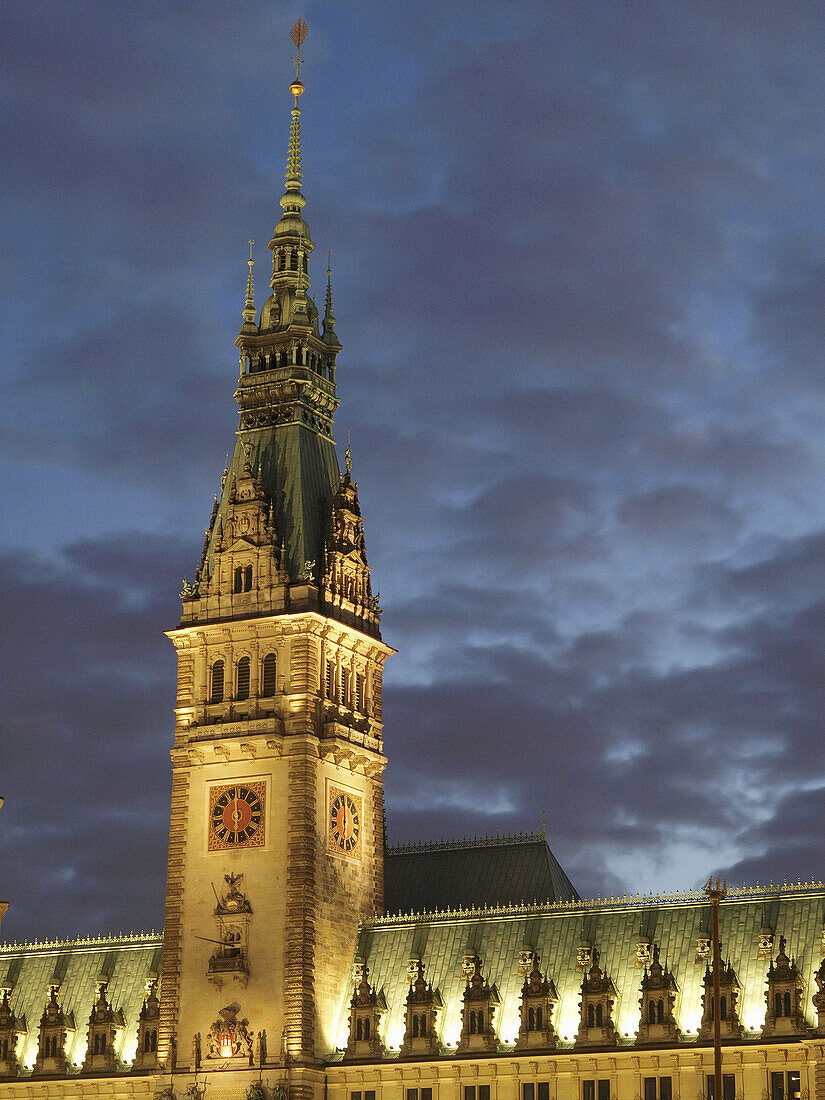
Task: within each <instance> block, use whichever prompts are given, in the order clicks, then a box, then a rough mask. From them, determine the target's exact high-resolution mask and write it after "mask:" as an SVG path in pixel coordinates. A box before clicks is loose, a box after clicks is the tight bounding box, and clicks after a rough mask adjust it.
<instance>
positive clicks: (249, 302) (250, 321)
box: [243, 238, 255, 328]
mask: <svg viewBox="0 0 825 1100" xmlns="http://www.w3.org/2000/svg"><path fill="white" fill-rule="evenodd" d="M254 243H255V242H254V240H252V239H251V238H250V241H249V259H248V260H247V261H246V262H247V264H248V265H249V274H248V275H247V278H246V302H245V303H244V307H243V324H244V328H246V327H247V326H248V325H251V326H252V327H253V328H255V285H254V283H253V281H252V266H253V264H254V263H255V261H254V260H253V259H252V246H253V245H254Z"/></svg>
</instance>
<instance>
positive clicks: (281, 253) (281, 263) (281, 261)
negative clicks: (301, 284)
mask: <svg viewBox="0 0 825 1100" xmlns="http://www.w3.org/2000/svg"><path fill="white" fill-rule="evenodd" d="M285 267H286V257H285V256H284V250H283V249H281V250H280V251H279V252H278V270H279V271H283V270H284V268H285Z"/></svg>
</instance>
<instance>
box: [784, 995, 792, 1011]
mask: <svg viewBox="0 0 825 1100" xmlns="http://www.w3.org/2000/svg"><path fill="white" fill-rule="evenodd" d="M784 1004H785V1015H786V1016H790V1014H791V995H790V993H786V994H785V1002H784Z"/></svg>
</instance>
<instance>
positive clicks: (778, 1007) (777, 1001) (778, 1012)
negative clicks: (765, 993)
mask: <svg viewBox="0 0 825 1100" xmlns="http://www.w3.org/2000/svg"><path fill="white" fill-rule="evenodd" d="M774 1004H775V1005H776V1015H777V1016H781V1015H782V994H781V993H777V994H776V997H775V998H774Z"/></svg>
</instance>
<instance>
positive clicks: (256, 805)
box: [209, 783, 266, 852]
mask: <svg viewBox="0 0 825 1100" xmlns="http://www.w3.org/2000/svg"><path fill="white" fill-rule="evenodd" d="M265 806H266V784H265V783H233V784H230V785H228V786H221V787H213V788H212V789H211V791H210V793H209V851H210V852H215V851H220V850H223V849H225V848H238V847H246V848H256V847H261V846H262V845H263V843H264V810H265Z"/></svg>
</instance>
